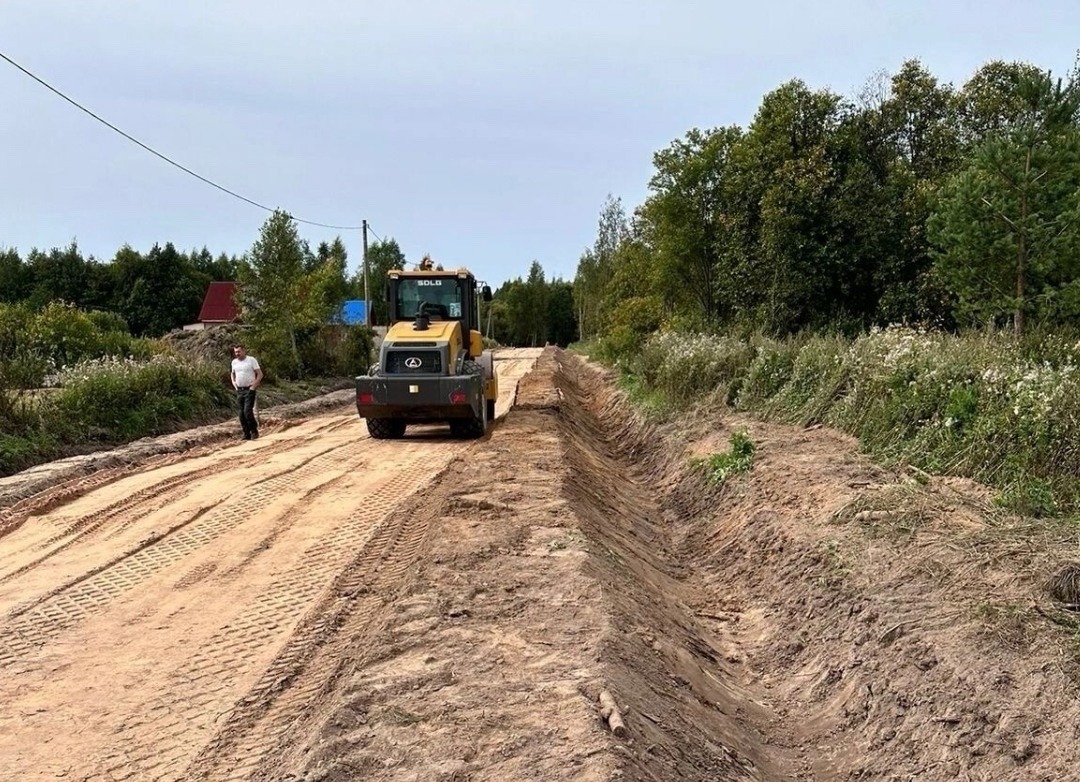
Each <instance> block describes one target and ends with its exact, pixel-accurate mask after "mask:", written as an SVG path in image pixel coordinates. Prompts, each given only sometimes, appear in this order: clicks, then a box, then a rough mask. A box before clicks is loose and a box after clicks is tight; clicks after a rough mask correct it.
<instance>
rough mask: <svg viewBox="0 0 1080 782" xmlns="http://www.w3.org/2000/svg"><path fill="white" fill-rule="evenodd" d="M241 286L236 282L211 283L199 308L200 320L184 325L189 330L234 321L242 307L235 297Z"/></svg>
mask: <svg viewBox="0 0 1080 782" xmlns="http://www.w3.org/2000/svg"><path fill="white" fill-rule="evenodd" d="M239 287H240V286H239V283H235V282H212V283H210V287H209V288H207V289H206V297H205V298H204V299H203V303H202V309H201V310H199V322H198V323H192V324H191V325H189V326H184V328H185V329H186V330H188V331H197V330H199V329H205V328H206V327H207V326H216V325H219V324H221V323H232V322H234V321H235V320H236V319H237V318H239V317H240V307H239V306H237V304H236V301H235V299H234V296H235V295H236V291H237V288H239Z"/></svg>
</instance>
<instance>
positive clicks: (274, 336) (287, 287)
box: [237, 210, 333, 376]
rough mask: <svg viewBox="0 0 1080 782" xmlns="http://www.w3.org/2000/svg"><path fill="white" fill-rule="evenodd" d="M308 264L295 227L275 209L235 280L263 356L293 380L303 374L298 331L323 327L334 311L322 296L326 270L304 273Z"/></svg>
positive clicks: (246, 256) (290, 220)
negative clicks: (269, 358) (266, 354)
mask: <svg viewBox="0 0 1080 782" xmlns="http://www.w3.org/2000/svg"><path fill="white" fill-rule="evenodd" d="M306 261H307V258H306V254H305V249H304V244H303V242H302V241H301V240H300V236H299V234H298V232H297V229H296V223H295V222H294V221H293V219H292V218H291V217H290V216H289V215H288V214H287V213H285V212H283V211H280V210H278V211H275V212H274V214H273V215H271V216H270V217H269V218H268V219H267V220H266V222H265V223H264V224H263V227H262V230H261V231H260V233H259V238H258V239H257V240H256V242H255V244H254V245H252V247H251V249H250V250H249V251H248V252H247V254H246V255H245V256H244V260H243V263H242V265H241V268H240V275H239V277H240V289H239V293H238V297H237V298H238V300H239V302H240V305H241V308H242V311H243V317H244V318H245V320H246V321H247V322H248V323H250V324H251V325H252V326H253V327H254V329H255V331H256V335H257V337H258V339H259V341H260V344H261V349H262V350H263V352H264V353H270V354H271V355H272V358H273V360H275V361H277V362H280V363H279V365H278V366H277V367H275V369H276V370H277V371H278V372H281V373H282V374H285V375H291V376H298V375H299V374H300V373H302V372H303V363H302V361H301V357H300V350H299V343H298V334H299V332H300V331H301V330H302V329H312V328H318V327H320V326H323V325H325V324H326V323H327V322H328V320H329V318H330V316H331V314H332V312H333V307H332V305H331V304H330V302H329V301H328V297H327V295H326V291H327V286H328V282H327V278H328V277H330V276H331V275H330V273H329V271H327V270H326V269H325V267H323V268H322V269H316V270H315V271H313V272H308V271H307V270H306Z"/></svg>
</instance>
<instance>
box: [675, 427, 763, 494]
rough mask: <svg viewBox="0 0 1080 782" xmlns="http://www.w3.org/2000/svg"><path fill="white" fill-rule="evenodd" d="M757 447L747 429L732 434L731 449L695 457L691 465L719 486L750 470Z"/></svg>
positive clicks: (714, 484) (711, 482)
mask: <svg viewBox="0 0 1080 782" xmlns="http://www.w3.org/2000/svg"><path fill="white" fill-rule="evenodd" d="M756 450H757V448H756V447H755V446H754V441H753V440H751V439H750V435H748V434H747V433H746V431H745V430H742V431H738V432H735V433H734V434H732V435H731V450H730V451H720V452H719V453H714V454H711V455H709V456H707V457H705V458H704V459H694V460H693V461H692V462H691V466H693V467H694V468H695V469H698V470H701V471H702V472H704V474H705V479H706V480H707V481H708V482H709V483H710V484H711V485H713V486H719V485H720V484H721V483H723V482H724V481H726V480H727V479H728V478H730V477H731V476H732V475H738V474H739V473H744V472H747V471H749V469H750V468H751V466H753V464H754V452H755V451H756Z"/></svg>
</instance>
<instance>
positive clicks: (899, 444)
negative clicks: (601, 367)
mask: <svg viewBox="0 0 1080 782" xmlns="http://www.w3.org/2000/svg"><path fill="white" fill-rule="evenodd" d="M594 352H598V353H599V354H600V355H603V352H602V350H601V351H594ZM607 358H610V359H612V360H613V362H614V363H615V364H616V365H617V366H618V367H619V369H620V370H621V371H622V376H623V380H622V382H623V387H624V389H625V390H626V391H627V392H628V393H629V394H630V396H631V397H632V398H633V399H635V400H636V401H638V402H639V404H641V405H642V406H643V407H644V408H645V410H646V412H647V413H648V414H650V415H653V416H656V417H663V416H664V415H666V414H668V413H670V412H671V411H673V410H676V409H684V408H685V407H686V406H687V405H689V404H693V403H695V402H701V401H714V402H721V403H723V404H724V405H726V406H728V407H729V408H732V409H735V410H739V411H745V412H749V413H754V414H756V415H759V416H761V417H763V418H765V419H768V420H772V421H777V422H783V423H788V424H795V425H800V426H807V425H812V424H824V425H827V426H831V427H835V428H837V429H840V430H842V431H845V432H848V433H850V434H853V435H855V436H856V437H858V438H859V440H860V441H861V443H862V444H863V447H864V448H865V449H866V450H867V451H868V452H869V453H871V454H872V455H874V456H875V457H877V458H879V459H882V460H883V461H886V462H904V463H908V464H912V465H915V466H916V467H918V468H920V469H922V470H925V471H927V472H932V473H939V474H951V475H959V476H965V477H970V478H974V479H976V480H979V481H981V482H983V483H986V484H988V485H991V486H994V487H996V488H997V489H998V490H999V492H1000V495H999V498H1000V501H1001V502H1002V504H1004V505H1006V506H1008V507H1010V508H1012V509H1014V510H1017V511H1019V512H1022V513H1026V514H1030V515H1035V516H1053V515H1060V514H1067V515H1075V514H1077V513H1078V511H1080V480H1078V479H1080V370H1078V368H1080V343H1077V342H1076V341H1074V340H1067V339H1064V338H1062V337H1043V338H1041V339H1038V340H1028V341H1027V342H1024V343H1019V342H1017V341H1016V340H1015V339H1013V338H1012V337H1011V336H1009V335H1000V334H997V335H982V334H973V335H965V336H955V335H950V334H942V333H927V332H920V331H914V330H909V329H901V328H891V329H886V330H878V331H874V332H872V333H869V334H866V335H864V336H861V337H859V338H857V339H854V340H851V339H845V338H841V337H827V336H804V337H793V338H790V339H784V340H775V339H769V338H766V337H754V338H751V339H735V338H731V337H724V336H713V335H704V334H683V333H675V332H671V333H664V334H657V335H654V336H653V337H651V338H650V339H649V340H648V341H647V342H646V343H645V344H644V345H643V347H642V348H641V349H640V350H639V351H638V352H637V353H636V354H633V355H630V356H611V355H608V356H607Z"/></svg>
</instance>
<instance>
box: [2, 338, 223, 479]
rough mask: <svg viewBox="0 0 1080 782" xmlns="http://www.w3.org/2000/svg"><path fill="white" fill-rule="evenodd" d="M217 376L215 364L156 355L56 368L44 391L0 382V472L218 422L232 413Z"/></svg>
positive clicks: (87, 362)
mask: <svg viewBox="0 0 1080 782" xmlns="http://www.w3.org/2000/svg"><path fill="white" fill-rule="evenodd" d="M220 374H221V373H220V369H219V368H218V367H215V366H211V365H206V364H193V363H188V362H186V361H183V360H181V359H178V358H176V357H172V356H163V355H158V356H154V357H152V358H150V359H149V360H145V361H140V360H136V359H117V358H103V359H94V360H90V361H84V362H80V363H78V364H75V365H74V366H72V367H69V368H67V369H65V370H62V371H61V372H60V373H59V374H58V379H57V382H58V384H59V388H57V389H56V390H52V391H49V392H47V393H46V392H42V393H38V394H33V395H31V394H30V393H29V392H25V391H19V390H17V389H11V388H7V389H3V387H2V385H0V395H2V397H3V402H2V403H0V475H7V474H10V473H13V472H16V471H18V470H21V469H24V468H26V467H29V466H31V465H33V464H37V463H40V462H42V461H45V460H47V459H50V458H55V457H57V456H62V455H64V454H66V453H70V452H73V451H78V450H82V449H85V448H87V447H91V446H101V445H108V444H119V443H123V442H129V441H131V440H135V439H138V438H140V437H147V436H150V435H155V434H161V433H164V432H168V431H172V430H174V429H176V428H178V427H180V426H182V425H184V424H187V423H190V422H193V421H198V420H200V419H202V420H209V419H211V418H220V417H221V416H223V415H225V414H227V413H228V412H229V410H230V408H231V405H230V403H231V395H230V393H229V389H228V387H227V386H225V385H224V384H223V383H222V381H221V377H220Z"/></svg>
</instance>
